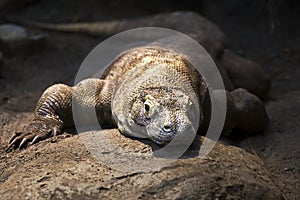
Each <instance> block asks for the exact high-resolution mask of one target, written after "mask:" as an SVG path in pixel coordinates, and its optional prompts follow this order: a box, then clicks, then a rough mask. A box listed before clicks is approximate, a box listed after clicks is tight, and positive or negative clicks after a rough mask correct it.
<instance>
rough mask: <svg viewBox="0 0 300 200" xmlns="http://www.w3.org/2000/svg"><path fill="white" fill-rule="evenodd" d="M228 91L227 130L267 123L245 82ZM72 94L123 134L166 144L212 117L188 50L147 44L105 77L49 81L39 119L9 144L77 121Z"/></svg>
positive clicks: (125, 56) (37, 114) (39, 137)
mask: <svg viewBox="0 0 300 200" xmlns="http://www.w3.org/2000/svg"><path fill="white" fill-rule="evenodd" d="M124 91H126V92H124ZM226 96H227V113H226V121H225V125H224V130H223V132H228V131H230V130H233V129H237V130H240V131H243V132H258V131H262V130H263V129H264V127H265V125H266V124H267V121H268V117H267V115H266V112H265V108H264V105H263V103H262V102H261V100H260V99H259V98H258V97H256V96H255V95H253V94H251V93H249V92H247V91H246V90H245V89H241V88H240V89H235V90H233V91H228V92H227V93H226ZM72 97H73V100H74V101H75V103H76V104H77V105H78V106H80V107H81V108H83V109H89V108H96V113H97V117H98V119H99V121H100V123H101V124H102V125H108V126H113V125H117V127H118V128H119V130H120V131H121V133H123V134H126V135H131V136H137V135H139V134H142V135H144V136H147V137H149V139H151V140H152V141H154V142H155V143H157V144H166V143H168V142H170V141H171V140H172V139H173V138H174V137H175V136H176V135H178V134H184V133H185V132H187V131H189V130H193V131H194V130H196V127H197V126H198V125H199V129H198V130H199V131H200V132H201V131H203V130H205V129H206V128H207V123H208V122H209V118H210V114H209V110H210V103H209V102H210V101H209V94H208V92H207V87H206V84H205V82H204V81H203V79H202V77H201V75H200V74H199V73H198V72H197V70H196V69H195V68H194V67H193V66H192V65H191V63H190V62H189V61H188V57H187V55H182V54H180V53H177V52H174V51H173V50H170V49H163V48H161V47H157V46H144V47H138V48H134V49H131V50H128V51H126V52H124V53H123V54H121V55H120V56H119V57H117V58H116V59H115V60H114V62H112V63H111V65H110V66H109V67H108V70H107V71H106V72H105V73H104V74H103V75H102V76H101V77H99V78H91V79H86V80H83V81H81V82H80V83H78V84H77V85H75V86H74V87H69V86H67V85H63V84H56V85H53V86H51V87H49V88H48V89H47V90H46V91H45V92H44V93H43V95H42V96H41V98H40V100H39V102H38V104H37V106H36V110H35V119H34V120H33V122H32V123H31V124H30V125H29V127H28V129H27V131H26V132H24V133H16V134H14V135H13V137H12V138H11V140H10V141H9V146H8V149H9V148H11V147H19V148H22V147H25V146H26V145H27V144H28V143H29V142H31V143H36V142H38V141H39V140H42V139H45V138H47V137H50V136H52V135H56V134H59V133H61V132H62V131H63V130H64V129H65V128H67V127H71V126H73V125H74V123H73V119H72V116H73V115H72V109H71V107H72ZM195 113H196V114H195ZM197 114H198V115H197ZM195 121H196V122H198V121H199V124H195Z"/></svg>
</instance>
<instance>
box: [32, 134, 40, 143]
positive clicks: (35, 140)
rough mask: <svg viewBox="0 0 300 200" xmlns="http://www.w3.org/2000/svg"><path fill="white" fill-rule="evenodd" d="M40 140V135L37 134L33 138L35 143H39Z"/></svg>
mask: <svg viewBox="0 0 300 200" xmlns="http://www.w3.org/2000/svg"><path fill="white" fill-rule="evenodd" d="M38 141H40V136H38V135H36V136H35V137H34V138H33V140H32V141H31V144H35V143H38Z"/></svg>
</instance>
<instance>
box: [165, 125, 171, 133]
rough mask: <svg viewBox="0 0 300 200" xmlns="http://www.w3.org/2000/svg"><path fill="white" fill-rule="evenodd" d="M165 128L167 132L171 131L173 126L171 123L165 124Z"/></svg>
mask: <svg viewBox="0 0 300 200" xmlns="http://www.w3.org/2000/svg"><path fill="white" fill-rule="evenodd" d="M163 130H164V131H165V132H170V131H171V130H172V126H171V125H164V128H163Z"/></svg>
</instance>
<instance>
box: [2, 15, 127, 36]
mask: <svg viewBox="0 0 300 200" xmlns="http://www.w3.org/2000/svg"><path fill="white" fill-rule="evenodd" d="M6 19H7V20H8V21H9V22H12V23H16V24H19V25H23V26H28V27H32V28H38V29H45V30H53V31H63V32H73V33H83V34H88V35H92V36H100V35H112V34H115V33H118V32H120V31H122V30H121V29H122V27H123V21H122V20H114V21H106V22H105V21H104V22H78V23H66V24H54V23H44V22H36V21H31V20H25V19H20V18H15V17H7V18H6Z"/></svg>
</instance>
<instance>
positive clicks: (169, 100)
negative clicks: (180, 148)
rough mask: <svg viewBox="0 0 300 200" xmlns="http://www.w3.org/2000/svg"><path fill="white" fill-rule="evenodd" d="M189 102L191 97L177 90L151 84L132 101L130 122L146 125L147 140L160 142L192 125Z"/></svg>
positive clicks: (144, 126)
mask: <svg viewBox="0 0 300 200" xmlns="http://www.w3.org/2000/svg"><path fill="white" fill-rule="evenodd" d="M162 92H163V94H164V95H162ZM191 105H192V101H191V100H190V99H189V97H188V96H187V95H186V94H184V93H183V92H182V91H180V90H168V91H164V90H163V89H161V88H158V89H153V88H152V90H150V91H147V92H146V94H145V95H141V96H140V98H137V99H136V100H135V101H134V102H133V104H132V108H131V115H130V116H131V120H132V122H133V123H135V124H136V125H138V126H141V128H145V129H146V132H147V135H148V137H149V138H150V139H151V140H153V141H154V142H155V143H157V144H160V145H164V144H167V143H169V142H170V141H171V140H172V139H173V138H174V137H175V136H176V135H179V134H182V133H184V132H186V131H187V129H191V128H192V123H191V120H190V119H189V113H190V109H191Z"/></svg>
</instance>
